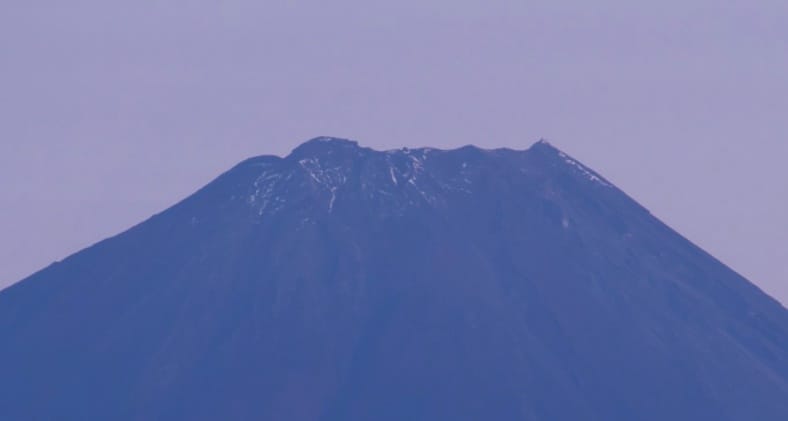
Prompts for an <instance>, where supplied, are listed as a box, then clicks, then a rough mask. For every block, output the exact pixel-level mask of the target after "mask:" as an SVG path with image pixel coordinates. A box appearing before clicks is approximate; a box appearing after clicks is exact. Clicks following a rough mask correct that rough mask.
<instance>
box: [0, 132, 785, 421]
mask: <svg viewBox="0 0 788 421" xmlns="http://www.w3.org/2000/svg"><path fill="white" fill-rule="evenodd" d="M293 155H294V156H293ZM245 162H246V164H244V165H240V166H238V167H236V168H235V170H232V171H229V172H227V173H225V174H223V175H222V176H220V177H219V178H218V179H216V180H215V181H213V182H212V183H210V184H209V185H207V186H205V187H204V188H203V189H201V190H200V191H198V192H197V193H195V194H194V195H192V196H190V197H189V198H188V199H186V200H184V201H182V202H180V203H179V204H177V205H175V206H174V207H172V208H170V209H168V210H165V211H164V212H161V213H159V214H157V215H156V216H154V217H153V218H150V219H149V220H147V221H145V222H143V223H141V224H140V225H137V226H135V227H134V228H132V229H130V230H128V231H126V232H124V233H122V234H119V235H117V236H115V237H112V238H111V239H108V240H106V241H103V242H100V243H98V244H96V245H94V246H92V247H90V248H88V249H86V250H83V251H81V252H79V253H77V254H75V255H72V256H70V257H68V258H66V259H64V260H63V261H61V262H59V263H58V264H55V265H52V266H50V267H48V268H46V269H44V270H42V271H40V272H38V273H36V274H34V275H32V276H31V277H29V278H27V279H25V280H23V281H21V282H19V283H17V284H16V285H14V286H12V287H11V288H8V289H5V290H2V291H0V344H2V346H0V373H2V375H0V391H2V393H0V419H24V420H27V419H57V418H65V419H112V420H120V421H123V420H130V419H173V420H191V419H226V418H234V419H283V418H284V419H288V420H294V421H310V420H318V419H320V420H326V421H333V420H349V421H354V420H366V419H370V418H381V417H383V419H386V420H399V419H408V420H434V419H452V420H466V419H468V420H471V419H502V420H527V421H547V420H574V419H594V420H609V419H638V420H644V421H656V420H665V419H678V420H689V419H714V420H720V421H735V420H742V419H757V420H766V421H770V420H787V419H788V312H786V310H785V309H784V308H783V307H782V306H780V305H779V303H777V302H776V301H774V300H772V299H770V298H769V297H768V296H766V295H765V294H763V292H761V291H760V290H758V289H757V288H756V287H755V286H754V285H752V284H750V283H749V282H747V281H746V280H745V279H743V278H742V277H740V276H739V275H737V274H736V273H735V272H733V271H731V270H730V269H729V268H727V267H725V266H724V265H722V264H721V263H720V262H719V261H717V260H716V259H713V258H712V257H711V256H710V255H708V254H706V253H704V252H703V251H702V250H700V249H699V248H698V247H697V246H695V245H693V244H692V243H690V242H689V241H687V240H686V239H685V238H683V237H682V236H681V235H679V234H678V233H676V232H674V231H672V230H671V229H670V228H669V227H667V226H666V225H664V224H663V223H662V222H661V221H659V220H658V219H657V218H655V217H653V216H652V215H650V214H649V213H647V212H644V211H643V209H642V207H640V205H638V204H637V203H636V202H635V201H634V200H632V199H631V198H629V197H628V196H626V195H624V194H619V193H618V191H616V190H613V189H608V188H600V185H604V184H605V183H606V182H604V180H603V179H602V178H601V176H599V175H598V174H596V173H594V172H593V171H592V170H590V169H589V168H587V167H585V166H583V165H582V164H580V163H579V162H578V161H575V160H574V159H572V158H570V157H569V156H568V155H567V154H564V153H563V152H560V151H558V150H557V149H555V148H554V147H553V146H552V145H550V144H549V143H548V142H546V141H540V142H537V143H536V144H535V145H534V146H532V147H531V148H530V149H529V150H528V151H526V152H525V153H523V151H512V150H510V149H503V148H501V149H489V150H488V149H479V148H476V147H471V146H468V147H464V148H459V149H454V150H438V149H429V148H419V149H404V148H403V149H399V150H392V151H384V152H374V151H372V150H371V149H368V148H364V147H359V146H358V144H357V143H355V142H352V141H349V140H345V139H338V138H330V137H321V138H316V139H312V140H311V141H308V142H306V143H304V144H302V145H301V146H299V147H298V148H296V150H294V151H293V153H292V154H291V156H288V157H286V158H277V157H271V156H261V157H257V158H253V159H251V160H247V161H245ZM97 397H98V398H100V399H97ZM447 403H450V404H447Z"/></svg>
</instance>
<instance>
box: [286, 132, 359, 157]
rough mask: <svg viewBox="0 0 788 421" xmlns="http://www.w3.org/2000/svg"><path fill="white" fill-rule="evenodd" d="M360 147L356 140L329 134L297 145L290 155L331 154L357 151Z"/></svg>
mask: <svg viewBox="0 0 788 421" xmlns="http://www.w3.org/2000/svg"><path fill="white" fill-rule="evenodd" d="M360 149H362V148H361V147H360V146H359V144H358V142H356V141H354V140H349V139H343V138H339V137H331V136H319V137H315V138H313V139H310V140H307V141H306V142H304V143H302V144H300V145H298V146H297V147H296V148H295V149H293V152H291V153H290V155H291V156H296V157H304V156H310V155H316V154H317V155H319V154H331V153H333V152H347V151H357V150H360Z"/></svg>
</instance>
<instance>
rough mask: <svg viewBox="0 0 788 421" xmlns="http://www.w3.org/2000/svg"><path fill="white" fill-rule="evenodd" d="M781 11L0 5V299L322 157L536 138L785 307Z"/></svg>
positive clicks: (640, 6)
mask: <svg viewBox="0 0 788 421" xmlns="http://www.w3.org/2000/svg"><path fill="white" fill-rule="evenodd" d="M786 22H788V4H787V3H786V2H785V1H784V0H779V1H777V0H775V1H758V0H751V1H743V0H738V1H725V0H663V1H660V2H632V1H623V0H621V1H613V0H599V1H595V2H589V1H573V2H562V1H556V0H552V1H544V2H533V1H526V0H518V1H509V0H507V1H498V2H496V1H492V0H486V1H482V0H478V1H463V0H453V1H448V0H434V1H430V0H399V1H387V2H374V1H370V0H366V1H362V0H340V1H331V2H328V1H260V0H254V1H253V0H225V1H220V0H215V1H207V0H195V1H188V2H185V1H184V2H166V1H150V0H136V1H122V2H119V1H109V0H72V1H67V2H65V1H54V0H4V1H2V4H0V177H2V180H4V182H3V183H2V184H1V185H0V212H2V214H0V287H2V286H4V285H8V284H10V283H12V282H14V281H16V280H19V279H21V278H22V277H24V276H26V275H28V274H30V273H32V272H33V271H35V270H37V269H39V268H41V267H43V266H45V265H47V264H49V263H50V262H52V261H54V260H59V259H62V258H63V257H65V256H67V255H69V254H71V253H73V252H75V251H77V250H79V249H81V248H83V247H85V246H88V245H90V244H92V243H94V242H96V241H98V240H100V239H102V238H105V237H107V236H110V235H113V234H115V233H117V232H119V231H121V230H123V229H125V228H128V227H129V226H131V225H133V224H134V223H137V222H139V221H141V220H143V219H145V218H146V217H148V216H150V215H151V214H153V213H155V212H158V211H160V210H162V209H164V208H165V207H167V206H169V205H171V204H173V203H174V202H176V201H177V200H179V199H181V198H183V197H184V196H186V195H188V194H189V193H191V192H193V191H194V190H196V189H197V188H198V187H200V186H201V185H202V184H204V183H206V182H208V181H209V180H211V179H212V178H213V177H214V176H216V175H218V174H219V173H220V172H222V171H224V170H226V169H228V168H229V167H230V166H232V165H233V164H235V163H236V162H238V161H240V160H241V159H243V158H246V157H249V156H253V155H260V154H280V155H281V154H286V153H287V152H289V150H290V149H292V148H293V147H294V146H295V145H296V144H298V143H300V142H302V141H304V140H306V139H308V138H311V137H315V136H318V135H332V136H339V137H349V138H353V139H356V140H359V141H360V142H361V143H362V144H364V145H366V146H371V147H376V148H393V147H399V146H426V145H429V146H434V147H455V146H460V145H464V144H468V143H473V144H477V145H479V146H482V147H499V146H507V147H515V148H526V147H528V146H529V145H530V144H531V143H532V142H534V141H536V140H538V139H539V138H540V137H545V138H547V139H548V140H550V141H551V142H552V143H553V144H555V145H556V146H558V147H560V148H562V149H564V150H565V151H566V152H568V153H569V154H571V155H574V156H575V157H576V158H578V159H580V160H581V161H583V162H585V163H586V164H588V165H590V166H591V167H593V168H595V169H596V170H598V171H599V172H601V173H602V174H604V175H605V176H606V177H607V178H608V179H610V180H611V181H613V182H615V183H616V184H617V185H618V186H620V187H621V188H623V189H624V190H625V191H627V192H628V193H630V194H631V195H632V196H634V197H635V198H636V199H638V200H639V201H640V202H641V203H642V204H644V205H645V206H646V207H647V208H649V209H650V210H651V211H652V212H653V213H655V214H656V215H657V216H659V217H661V218H662V219H663V220H665V221H666V222H667V223H669V224H670V225H671V226H673V227H674V228H676V229H677V230H678V231H680V232H681V233H683V234H684V235H686V236H687V237H689V238H690V239H691V240H693V241H695V242H696V243H698V244H699V245H701V246H702V247H704V248H705V249H707V250H708V251H709V252H711V253H712V254H714V255H716V256H717V257H719V258H720V259H721V260H722V261H723V262H725V263H727V264H729V265H730V266H732V267H733V268H734V269H736V270H738V271H739V272H741V273H742V274H744V275H745V276H747V277H748V278H750V279H751V280H752V281H753V282H755V283H756V284H758V285H759V286H761V287H762V288H764V289H765V290H766V291H767V292H769V293H771V294H772V295H774V296H775V297H776V298H778V299H780V300H782V301H783V302H784V303H785V302H788V223H787V222H786V219H785V218H786V215H788V170H786V164H785V160H786V159H788V77H786V75H788V24H786Z"/></svg>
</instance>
